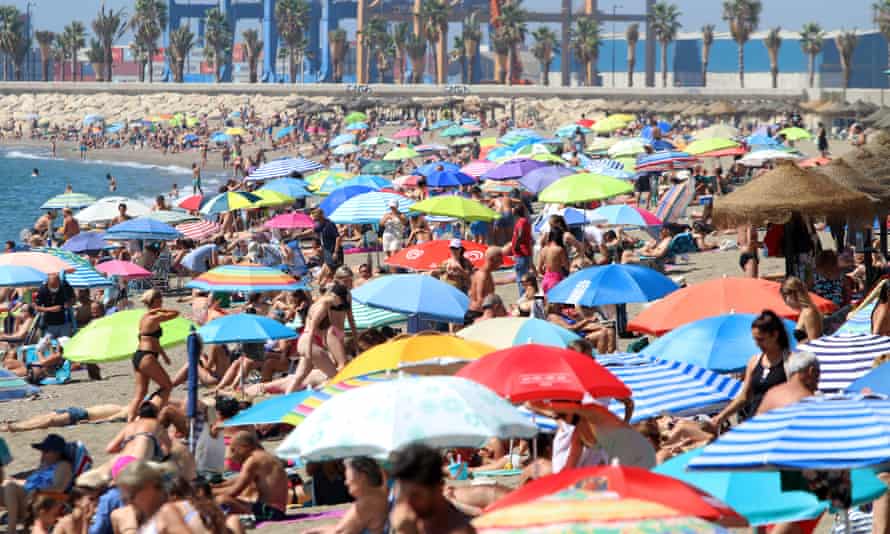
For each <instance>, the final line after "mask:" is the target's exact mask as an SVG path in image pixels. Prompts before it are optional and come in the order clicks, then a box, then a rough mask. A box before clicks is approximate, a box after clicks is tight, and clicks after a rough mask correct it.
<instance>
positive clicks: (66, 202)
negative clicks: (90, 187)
mask: <svg viewBox="0 0 890 534" xmlns="http://www.w3.org/2000/svg"><path fill="white" fill-rule="evenodd" d="M94 202H96V199H95V198H94V197H91V196H90V195H86V194H84V193H64V194H61V195H56V196H54V197H53V198H51V199H49V200H47V201H46V202H44V203H43V204H42V205H41V206H40V209H44V210H57V209H62V208H71V209H80V208H85V207H87V206H89V205H90V204H93V203H94Z"/></svg>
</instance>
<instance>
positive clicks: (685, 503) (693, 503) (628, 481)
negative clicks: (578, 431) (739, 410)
mask: <svg viewBox="0 0 890 534" xmlns="http://www.w3.org/2000/svg"><path fill="white" fill-rule="evenodd" d="M570 488H578V489H585V490H591V491H608V492H612V493H616V494H618V496H619V497H620V498H623V499H627V498H634V499H644V500H646V501H651V502H656V503H658V504H663V505H664V506H667V507H668V508H673V509H674V510H677V511H678V512H682V513H683V514H684V515H690V516H695V517H699V518H701V519H706V520H709V521H719V522H720V523H721V524H722V525H724V526H733V527H743V526H746V525H747V524H748V522H747V521H746V520H745V518H744V517H742V516H741V515H739V514H738V512H736V511H735V510H733V509H732V508H730V507H729V506H727V505H726V504H724V503H722V502H720V501H719V500H717V499H716V498H714V497H712V496H710V495H708V494H707V493H704V492H703V491H701V490H699V489H698V488H695V487H693V486H690V485H689V484H687V483H685V482H682V481H680V480H677V479H676V478H672V477H669V476H665V475H660V474H658V473H653V472H652V471H649V470H646V469H643V468H640V467H632V466H625V465H618V466H602V467H586V468H582V469H566V470H564V471H562V472H560V473H557V474H555V475H549V476H546V477H542V478H539V479H538V480H534V481H532V482H530V483H528V484H526V485H525V486H523V487H521V488H519V489H517V490H515V491H513V492H512V493H509V494H507V495H505V496H504V497H503V498H501V499H500V500H498V501H496V502H495V503H494V504H492V505H491V506H489V507H488V508H487V509H486V510H485V511H486V512H491V511H492V510H497V509H500V508H504V507H507V506H514V505H517V504H522V503H526V502H529V501H533V500H535V499H538V498H540V497H545V496H547V495H551V494H554V493H557V492H559V491H562V490H565V489H570Z"/></svg>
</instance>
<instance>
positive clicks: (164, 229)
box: [105, 216, 182, 241]
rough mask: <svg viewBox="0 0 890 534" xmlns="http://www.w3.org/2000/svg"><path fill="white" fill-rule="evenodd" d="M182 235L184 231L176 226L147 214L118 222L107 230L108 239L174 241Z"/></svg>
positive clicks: (106, 237)
mask: <svg viewBox="0 0 890 534" xmlns="http://www.w3.org/2000/svg"><path fill="white" fill-rule="evenodd" d="M180 237H182V232H180V231H179V230H177V229H176V228H173V227H172V226H170V225H169V224H165V223H163V222H161V221H158V220H155V219H153V218H151V217H147V216H146V217H137V218H135V219H130V220H129V221H124V222H122V223H119V224H116V225H114V226H112V227H111V228H109V229H108V230H107V231H106V232H105V240H106V241H115V240H117V241H125V240H129V239H141V240H152V241H172V240H174V239H178V238H180Z"/></svg>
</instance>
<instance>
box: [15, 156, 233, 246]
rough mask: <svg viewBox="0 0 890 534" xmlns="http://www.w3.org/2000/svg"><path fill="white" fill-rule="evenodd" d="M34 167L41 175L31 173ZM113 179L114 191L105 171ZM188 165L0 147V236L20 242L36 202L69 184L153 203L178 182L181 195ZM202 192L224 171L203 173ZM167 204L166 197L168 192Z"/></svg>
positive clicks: (187, 183)
mask: <svg viewBox="0 0 890 534" xmlns="http://www.w3.org/2000/svg"><path fill="white" fill-rule="evenodd" d="M34 169H37V170H38V171H39V176H36V177H35V176H32V172H33V170H34ZM109 173H110V174H111V175H112V176H114V178H115V179H116V180H117V191H115V192H114V193H112V192H110V191H109V190H108V180H107V179H106V174H109ZM191 174H192V171H191V169H188V168H185V167H178V166H175V165H170V166H159V165H149V164H145V163H137V162H110V161H102V160H101V159H95V160H86V161H80V160H68V159H60V158H52V157H50V151H49V149H39V148H35V149H0V176H2V178H0V184H2V186H0V240H2V241H7V240H13V241H16V242H17V243H18V242H19V236H20V233H21V230H22V229H23V228H31V227H32V226H33V225H34V221H36V220H37V218H38V217H40V215H41V214H42V213H43V210H41V209H40V206H41V205H42V204H43V203H44V202H46V201H47V200H48V199H50V198H52V197H54V196H56V195H59V194H62V193H64V192H65V187H66V186H67V185H68V184H70V185H71V186H72V188H73V189H74V191H75V192H76V193H86V194H88V195H91V196H93V197H96V198H101V197H105V196H124V197H129V198H132V199H135V200H139V201H141V202H144V203H145V204H147V205H148V206H151V205H152V204H154V200H153V199H154V198H155V197H156V196H157V195H159V194H168V193H169V192H170V190H171V189H172V187H173V184H177V185H178V188H179V191H180V197H181V198H183V197H185V196H188V195H190V194H191V184H192V178H191ZM203 175H204V176H203V179H202V186H203V189H204V192H205V193H207V192H210V191H215V190H216V186H217V185H218V184H219V183H220V181H221V178H222V175H221V174H219V173H217V174H213V173H206V172H205V173H203ZM168 204H169V197H168Z"/></svg>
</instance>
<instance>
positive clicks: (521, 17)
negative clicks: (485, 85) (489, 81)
mask: <svg viewBox="0 0 890 534" xmlns="http://www.w3.org/2000/svg"><path fill="white" fill-rule="evenodd" d="M521 3H522V0H513V1H512V2H511V3H509V4H506V5H504V6H502V7H501V14H500V15H499V16H498V17H497V18H496V19H495V25H497V26H498V30H499V31H501V32H502V35H503V37H504V39H506V40H507V43H508V45H509V47H510V49H509V51H508V52H507V54H508V56H507V71H508V72H507V83H508V84H510V85H513V80H514V79H516V77H517V76H516V68H517V67H518V64H519V57H518V55H519V54H518V53H519V46H520V45H521V44H522V43H523V42H525V36H526V34H527V33H528V26H526V24H525V21H526V19H527V18H528V13H527V12H526V11H525V10H524V9H522V6H521Z"/></svg>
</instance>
